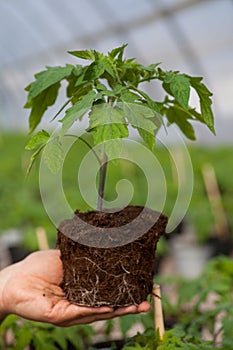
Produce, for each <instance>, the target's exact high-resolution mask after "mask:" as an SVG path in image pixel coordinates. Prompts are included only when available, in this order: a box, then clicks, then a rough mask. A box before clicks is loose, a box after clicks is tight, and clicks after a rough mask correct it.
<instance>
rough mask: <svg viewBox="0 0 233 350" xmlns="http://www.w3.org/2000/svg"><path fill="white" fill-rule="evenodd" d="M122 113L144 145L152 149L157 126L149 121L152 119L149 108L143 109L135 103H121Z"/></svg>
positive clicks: (151, 112) (152, 114) (152, 115)
mask: <svg viewBox="0 0 233 350" xmlns="http://www.w3.org/2000/svg"><path fill="white" fill-rule="evenodd" d="M121 106H122V108H123V111H124V112H125V115H126V118H127V120H128V122H129V124H131V125H132V126H133V127H134V128H136V129H137V130H138V133H139V135H140V136H141V137H142V138H143V140H144V141H145V143H146V145H147V146H148V147H149V148H150V149H153V148H154V142H155V140H154V139H155V130H156V129H157V126H156V125H155V123H154V122H153V121H152V120H151V119H152V118H153V117H154V113H153V111H152V110H151V109H150V108H147V107H143V106H142V105H140V104H136V103H126V102H125V103H122V104H121Z"/></svg>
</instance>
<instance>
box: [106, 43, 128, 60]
mask: <svg viewBox="0 0 233 350" xmlns="http://www.w3.org/2000/svg"><path fill="white" fill-rule="evenodd" d="M127 46H128V44H124V45H122V46H119V47H116V48H115V49H113V50H111V51H110V52H109V53H108V55H109V57H112V58H116V57H117V56H118V59H120V60H122V56H123V53H124V50H125V48H126V47H127Z"/></svg>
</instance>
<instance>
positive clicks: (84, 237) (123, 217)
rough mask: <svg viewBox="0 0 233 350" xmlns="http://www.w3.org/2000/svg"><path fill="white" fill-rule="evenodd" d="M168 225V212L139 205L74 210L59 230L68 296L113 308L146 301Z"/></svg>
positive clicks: (62, 285)
mask: <svg viewBox="0 0 233 350" xmlns="http://www.w3.org/2000/svg"><path fill="white" fill-rule="evenodd" d="M80 219H82V220H83V221H82V220H80ZM85 222H86V223H88V224H89V225H87V224H86V223H85ZM129 223H130V225H128V226H127V224H129ZM166 224H167V217H166V216H164V215H162V214H160V213H158V212H155V211H153V210H150V209H147V208H143V207H140V206H128V207H126V208H124V209H123V210H120V211H118V212H115V213H109V212H95V211H91V212H88V213H80V212H79V211H76V212H75V215H74V217H73V218H72V219H69V220H65V221H63V222H62V223H61V224H60V226H59V229H58V247H59V249H60V250H61V260H62V263H63V281H62V284H61V287H62V288H63V290H64V291H65V293H66V296H67V299H68V300H70V301H71V302H72V303H75V304H78V305H86V306H101V305H109V306H111V307H118V306H123V305H131V304H139V303H140V302H142V301H143V300H146V298H147V296H148V295H149V294H151V292H152V287H153V276H154V271H153V270H154V260H155V250H156V246H157V242H158V240H159V238H160V236H161V235H162V234H163V233H164V231H165V228H166ZM124 225H125V226H124ZM129 226H130V227H129ZM106 228H108V229H106ZM138 232H141V234H138ZM135 234H136V239H134V238H135ZM133 239H134V241H133ZM122 242H123V243H124V244H123V245H122ZM125 242H126V243H125ZM84 243H85V244H84ZM109 247H110V248H109Z"/></svg>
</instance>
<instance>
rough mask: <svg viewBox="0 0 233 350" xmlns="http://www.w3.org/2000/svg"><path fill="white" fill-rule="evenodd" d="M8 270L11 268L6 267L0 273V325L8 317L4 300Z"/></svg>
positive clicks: (8, 275)
mask: <svg viewBox="0 0 233 350" xmlns="http://www.w3.org/2000/svg"><path fill="white" fill-rule="evenodd" d="M10 268H11V266H9V267H6V268H4V269H3V270H1V271H0V323H1V322H2V321H3V320H4V318H5V317H6V316H7V315H8V311H7V309H8V307H7V305H6V298H5V287H6V284H7V281H8V279H9V277H10Z"/></svg>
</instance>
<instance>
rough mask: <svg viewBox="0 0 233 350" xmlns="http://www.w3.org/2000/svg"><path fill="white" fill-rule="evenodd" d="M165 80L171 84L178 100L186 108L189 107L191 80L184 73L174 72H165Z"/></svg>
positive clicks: (173, 93)
mask: <svg viewBox="0 0 233 350" xmlns="http://www.w3.org/2000/svg"><path fill="white" fill-rule="evenodd" d="M164 82H165V83H167V84H169V85H170V89H171V92H172V95H173V96H174V97H175V99H176V100H177V102H178V103H179V104H180V105H181V106H182V107H183V108H184V109H188V108H189V103H188V102H189V96H190V80H189V78H188V77H187V76H186V75H184V74H178V73H174V72H167V73H166V74H165V79H164Z"/></svg>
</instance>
